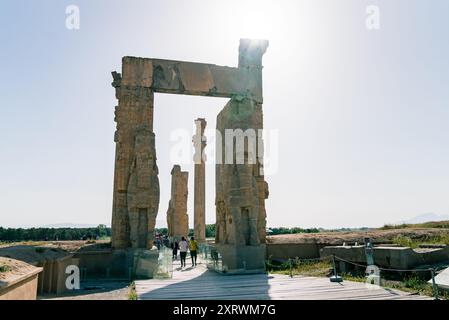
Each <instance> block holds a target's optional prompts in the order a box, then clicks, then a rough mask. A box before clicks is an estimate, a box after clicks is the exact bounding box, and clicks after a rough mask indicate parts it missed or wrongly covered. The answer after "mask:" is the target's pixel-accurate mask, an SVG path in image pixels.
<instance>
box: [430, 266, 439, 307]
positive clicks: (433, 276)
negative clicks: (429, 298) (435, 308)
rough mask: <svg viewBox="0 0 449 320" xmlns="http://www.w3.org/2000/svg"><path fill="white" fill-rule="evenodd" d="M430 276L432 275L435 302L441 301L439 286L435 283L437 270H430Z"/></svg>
mask: <svg viewBox="0 0 449 320" xmlns="http://www.w3.org/2000/svg"><path fill="white" fill-rule="evenodd" d="M430 274H431V275H432V291H433V297H434V298H435V300H439V296H438V286H437V284H436V282H435V269H433V268H432V269H430Z"/></svg>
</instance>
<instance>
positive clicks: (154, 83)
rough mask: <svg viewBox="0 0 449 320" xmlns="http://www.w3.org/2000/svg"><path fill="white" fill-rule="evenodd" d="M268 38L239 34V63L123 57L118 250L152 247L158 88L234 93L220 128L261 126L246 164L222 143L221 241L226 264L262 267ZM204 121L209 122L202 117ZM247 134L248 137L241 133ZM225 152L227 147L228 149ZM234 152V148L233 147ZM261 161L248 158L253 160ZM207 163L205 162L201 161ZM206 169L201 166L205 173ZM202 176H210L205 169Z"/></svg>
mask: <svg viewBox="0 0 449 320" xmlns="http://www.w3.org/2000/svg"><path fill="white" fill-rule="evenodd" d="M267 47H268V41H265V40H250V39H241V40H240V46H239V57H238V67H237V68H235V67H227V66H217V65H213V64H204V63H193V62H184V61H173V60H161V59H150V58H138V57H124V58H123V59H122V72H121V73H118V72H113V73H112V75H113V79H114V81H113V83H112V85H113V87H114V88H115V92H116V98H117V99H118V106H117V107H116V110H115V121H116V123H117V130H116V132H115V137H114V141H115V143H116V156H115V172H114V193H113V213H112V247H113V248H114V249H129V248H133V249H151V248H153V240H154V239H153V238H154V228H155V221H156V215H157V213H158V210H159V180H158V167H157V161H156V160H157V157H156V150H155V133H154V132H153V114H154V113H153V110H154V94H155V93H172V94H185V95H197V96H209V97H226V98H230V100H229V102H228V103H227V104H226V106H225V107H224V108H223V110H222V111H221V112H220V113H219V115H218V116H217V131H218V132H220V133H221V134H222V136H223V137H225V135H226V134H227V132H226V131H227V130H241V131H243V132H246V131H247V130H250V131H251V130H252V132H255V134H256V136H255V140H256V141H257V143H256V146H255V148H253V146H252V145H250V143H249V142H244V143H243V144H242V145H243V146H244V150H243V151H242V154H243V156H244V159H245V162H243V163H240V162H238V161H232V162H229V161H226V160H228V159H229V157H231V159H234V158H236V157H238V156H239V154H238V152H236V147H238V146H239V145H240V144H241V143H240V142H239V141H238V140H239V139H238V137H233V138H232V140H231V143H230V144H229V143H226V145H225V141H224V140H223V139H222V140H221V141H219V140H218V139H217V141H219V142H218V143H217V156H216V159H217V163H216V198H215V205H216V223H217V236H216V241H215V246H216V247H217V249H218V251H219V252H220V254H221V256H222V258H223V264H225V265H226V267H227V269H228V270H230V271H232V270H234V271H236V272H238V271H239V270H240V271H242V270H243V271H246V270H249V271H253V272H258V271H263V270H264V264H265V254H266V253H265V252H266V248H265V228H266V211H265V199H266V198H267V197H268V185H267V183H266V182H265V179H264V175H263V142H262V136H261V135H262V130H261V129H263V112H262V103H263V96H262V56H263V55H264V53H265V51H266V49H267ZM204 125H205V123H204ZM243 139H244V137H243ZM222 150H226V152H222ZM229 150H231V151H229ZM254 157H255V161H249V159H253V158H254ZM200 166H201V164H200ZM201 170H202V169H201V167H200V168H199V171H201ZM197 176H198V181H203V180H204V175H203V176H202V175H201V173H199V174H198V175H195V181H196V179H197V178H196V177H197ZM197 186H198V195H197V194H196V191H197V188H196V187H195V195H194V197H195V198H196V197H198V198H196V199H197V201H195V203H196V208H197V210H195V217H196V218H197V219H195V221H196V223H195V224H196V225H195V227H196V228H197V230H195V234H196V235H197V236H198V238H199V239H202V238H203V234H204V233H203V230H202V227H203V226H204V224H205V222H204V218H203V215H204V194H202V191H201V190H202V187H201V182H199V183H198V184H197Z"/></svg>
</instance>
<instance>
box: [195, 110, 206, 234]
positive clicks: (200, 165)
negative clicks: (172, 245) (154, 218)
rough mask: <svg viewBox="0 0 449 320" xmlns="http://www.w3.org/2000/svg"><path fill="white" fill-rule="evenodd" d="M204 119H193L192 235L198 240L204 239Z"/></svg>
mask: <svg viewBox="0 0 449 320" xmlns="http://www.w3.org/2000/svg"><path fill="white" fill-rule="evenodd" d="M206 124H207V122H206V120H205V119H202V118H199V119H196V120H195V125H196V134H195V135H194V136H193V146H194V149H195V154H194V156H193V161H194V163H195V181H194V223H193V225H194V229H193V230H194V236H195V239H196V240H197V241H198V242H205V241H206V164H205V161H206V154H205V153H204V148H205V147H206V137H205V136H204V130H205V129H206Z"/></svg>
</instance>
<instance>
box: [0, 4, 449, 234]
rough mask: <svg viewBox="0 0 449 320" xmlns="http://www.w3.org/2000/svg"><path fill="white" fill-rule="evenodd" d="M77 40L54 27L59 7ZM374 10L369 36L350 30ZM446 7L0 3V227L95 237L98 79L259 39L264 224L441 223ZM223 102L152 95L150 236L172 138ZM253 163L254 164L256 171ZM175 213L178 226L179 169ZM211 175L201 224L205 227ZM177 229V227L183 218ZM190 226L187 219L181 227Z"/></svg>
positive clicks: (446, 133) (106, 190) (107, 150)
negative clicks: (89, 230) (156, 185)
mask: <svg viewBox="0 0 449 320" xmlns="http://www.w3.org/2000/svg"><path fill="white" fill-rule="evenodd" d="M72 4H73V5H77V6H78V7H79V9H80V29H79V30H68V29H67V28H66V27H65V19H66V13H65V10H66V6H67V5H72ZM368 5H376V6H378V8H379V9H380V29H379V30H368V29H367V28H366V26H365V20H366V18H367V13H366V7H367V6H368ZM448 13H449V2H448V1H447V0H433V1H426V0H408V1H406V0H396V1H387V0H383V1H380V0H377V1H375V0H363V1H361V0H348V1H332V0H327V1H324V0H307V1H257V0H254V1H248V0H246V1H245V0H240V1H236V0H234V1H211V0H195V1H175V0H168V1H167V0H164V1H144V0H133V1H118V0H115V1H111V0H96V1H91V0H90V1H88V0H83V1H81V0H79V1H76V0H72V1H54V0H41V1H32V0H28V1H26V0H2V1H1V2H0V70H1V76H0V97H1V99H0V101H1V102H0V136H1V139H0V226H4V227H18V226H22V227H29V226H42V225H48V224H56V223H65V222H71V223H78V224H99V223H106V224H110V220H111V212H112V183H113V170H114V168H113V166H114V148H115V146H114V142H113V135H114V131H115V123H114V121H113V118H114V115H113V112H114V107H115V106H116V104H117V101H116V99H115V96H114V89H113V88H112V87H111V85H110V83H111V81H112V77H111V75H110V72H111V71H114V70H117V71H120V63H121V57H122V56H125V55H134V56H141V57H153V58H162V59H164V58H165V59H176V60H187V61H197V62H207V63H214V64H219V65H228V66H236V65H237V59H238V44H239V39H240V38H263V39H267V40H269V41H270V46H269V48H268V50H267V53H266V54H265V56H264V59H263V65H264V73H263V77H264V121H265V128H266V129H267V130H271V132H277V134H278V136H279V140H278V143H277V144H276V143H275V141H274V142H273V141H267V144H268V148H270V144H271V143H273V144H272V147H273V150H275V151H276V150H277V151H278V152H277V153H276V152H274V153H275V155H273V154H271V155H270V157H274V158H270V159H271V160H275V159H277V160H278V165H277V168H276V166H274V167H273V168H274V170H272V172H271V173H270V174H269V175H267V177H266V179H267V181H268V183H269V187H270V197H269V199H268V200H267V202H266V208H267V220H268V226H301V227H326V228H337V227H356V226H372V227H375V226H380V225H382V224H384V223H389V222H398V221H402V220H405V219H408V218H411V217H413V216H416V215H419V214H423V213H428V212H433V213H435V214H448V213H449V201H448V199H449V169H448V163H449V148H448V146H449V125H448V123H449V90H448V88H449V59H448V57H449V45H448V41H447V39H449V19H448V16H447V15H448ZM225 103H226V99H219V98H204V97H191V96H179V95H163V94H157V95H156V98H155V118H154V125H155V133H156V139H157V156H158V166H159V172H160V175H159V179H160V183H161V200H160V206H159V208H160V210H159V214H158V226H164V225H165V215H166V211H167V207H168V200H169V193H170V170H171V167H172V166H173V163H172V162H171V158H170V152H171V150H172V148H173V145H174V144H175V143H176V142H174V141H171V139H170V135H171V134H172V133H173V132H176V131H177V130H188V131H190V132H191V134H193V124H194V123H193V121H194V119H196V118H198V117H204V118H206V120H207V121H208V128H209V129H210V128H212V129H213V128H215V117H216V114H217V113H218V112H219V110H220V109H221V108H222V107H223V106H224V104H225ZM267 160H268V159H267ZM182 168H183V170H188V171H189V172H190V177H189V178H190V179H189V180H190V181H189V184H190V190H191V192H190V194H189V214H190V217H191V218H192V217H193V164H192V163H187V164H182ZM214 179H215V177H214V166H213V164H211V163H210V164H209V165H208V167H207V182H206V183H207V199H206V201H207V222H208V223H213V222H214V221H215V208H214V200H215V199H214V197H215V190H214V183H215V182H214ZM191 220H192V219H191ZM191 222H192V221H191Z"/></svg>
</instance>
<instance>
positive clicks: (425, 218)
mask: <svg viewBox="0 0 449 320" xmlns="http://www.w3.org/2000/svg"><path fill="white" fill-rule="evenodd" d="M446 220H449V215H448V214H443V215H439V214H435V213H424V214H420V215H417V216H416V217H414V218H411V219H409V220H405V221H401V222H400V223H398V224H401V223H405V224H415V223H424V222H431V221H446Z"/></svg>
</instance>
